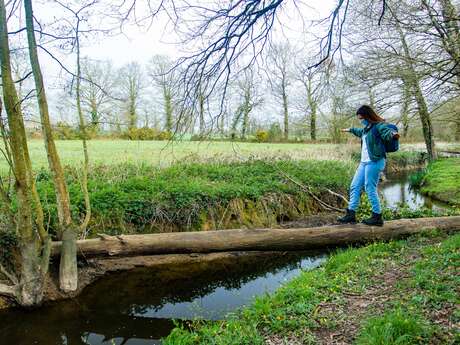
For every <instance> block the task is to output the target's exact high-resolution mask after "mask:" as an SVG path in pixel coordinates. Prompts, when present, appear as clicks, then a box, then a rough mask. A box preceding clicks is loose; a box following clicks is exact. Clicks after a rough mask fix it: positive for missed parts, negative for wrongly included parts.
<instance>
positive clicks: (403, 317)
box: [356, 309, 433, 345]
mask: <svg viewBox="0 0 460 345" xmlns="http://www.w3.org/2000/svg"><path fill="white" fill-rule="evenodd" d="M432 333H433V331H432V329H431V327H430V326H429V325H428V323H427V322H426V320H424V319H423V318H422V317H421V316H420V315H417V314H413V313H410V312H407V311H404V310H402V309H396V310H390V311H387V312H386V313H385V314H384V315H381V316H376V317H372V318H370V319H369V320H367V322H366V324H365V326H364V328H363V329H362V330H361V332H360V334H359V336H358V338H357V341H356V345H413V344H427V343H428V342H429V338H430V337H431V335H432Z"/></svg>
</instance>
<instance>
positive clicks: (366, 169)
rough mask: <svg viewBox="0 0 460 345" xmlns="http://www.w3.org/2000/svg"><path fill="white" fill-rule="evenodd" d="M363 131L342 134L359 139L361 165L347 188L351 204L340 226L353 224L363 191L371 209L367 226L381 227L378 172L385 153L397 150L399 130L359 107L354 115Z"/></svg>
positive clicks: (373, 112)
mask: <svg viewBox="0 0 460 345" xmlns="http://www.w3.org/2000/svg"><path fill="white" fill-rule="evenodd" d="M356 115H357V116H358V119H359V120H360V121H361V124H362V125H363V126H364V128H344V129H341V131H342V132H350V133H352V134H354V135H356V136H357V137H359V138H361V162H360V163H359V166H358V168H357V169H356V173H355V175H354V177H353V180H352V181H351V185H350V202H349V204H348V208H347V209H346V212H347V213H346V215H345V216H343V217H341V218H339V219H338V221H339V222H340V223H352V224H354V223H356V210H357V209H358V206H359V200H360V197H361V190H362V189H363V187H364V189H365V191H366V193H367V197H368V198H369V201H370V203H371V206H372V216H371V217H370V218H368V219H364V220H363V223H364V224H367V225H378V226H382V225H383V217H382V210H381V207H380V201H379V196H378V193H377V185H378V183H379V176H380V172H382V171H383V169H384V168H385V159H386V154H387V152H395V151H397V150H398V149H399V134H398V127H396V126H395V125H393V124H389V123H386V122H385V120H384V119H383V118H381V117H380V116H379V115H377V114H376V112H375V111H374V110H373V109H372V108H371V107H370V106H368V105H362V106H361V107H359V109H358V110H357V111H356Z"/></svg>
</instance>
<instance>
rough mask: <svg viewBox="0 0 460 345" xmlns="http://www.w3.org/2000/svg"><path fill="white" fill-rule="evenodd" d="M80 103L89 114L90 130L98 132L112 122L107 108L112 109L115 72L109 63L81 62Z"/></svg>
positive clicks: (84, 59) (87, 59) (83, 60)
mask: <svg viewBox="0 0 460 345" xmlns="http://www.w3.org/2000/svg"><path fill="white" fill-rule="evenodd" d="M81 74H82V77H81V78H80V80H81V102H82V107H83V109H84V110H85V111H87V112H88V113H89V121H90V124H91V128H92V129H93V130H94V131H96V132H98V131H99V129H100V125H101V124H102V123H104V122H112V119H111V118H110V117H109V108H111V107H114V104H115V99H114V96H113V90H114V88H115V84H116V78H115V76H114V75H115V71H114V70H113V67H112V64H111V63H110V61H93V60H90V59H89V58H87V57H86V58H83V59H82V60H81Z"/></svg>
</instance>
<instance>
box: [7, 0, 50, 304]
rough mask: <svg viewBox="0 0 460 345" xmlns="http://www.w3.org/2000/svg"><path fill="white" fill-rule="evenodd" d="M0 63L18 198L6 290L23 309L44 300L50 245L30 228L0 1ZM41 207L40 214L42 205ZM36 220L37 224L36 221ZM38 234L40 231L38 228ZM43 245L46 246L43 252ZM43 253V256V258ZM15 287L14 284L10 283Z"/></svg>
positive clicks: (19, 121) (29, 196)
mask: <svg viewBox="0 0 460 345" xmlns="http://www.w3.org/2000/svg"><path fill="white" fill-rule="evenodd" d="M0 62H1V77H2V91H3V97H4V100H5V108H6V112H7V115H8V124H9V128H10V146H11V154H12V158H13V167H12V168H13V171H14V176H15V190H16V198H17V217H16V227H17V231H18V234H19V247H20V256H21V258H20V260H21V262H20V264H21V270H20V277H19V281H18V283H19V284H18V286H16V287H7V289H10V291H11V292H12V293H14V294H15V297H16V298H17V300H18V302H19V303H20V304H21V305H24V306H31V305H35V304H39V303H40V302H41V301H42V298H43V282H44V279H45V275H46V273H47V270H48V263H49V255H48V254H49V244H50V242H49V241H48V240H47V237H46V234H41V236H42V239H41V240H40V238H39V236H38V235H37V232H35V231H34V228H33V200H34V199H33V198H34V197H33V191H32V187H33V183H32V171H30V169H31V165H30V161H28V157H29V153H28V147H27V140H26V133H25V130H24V119H23V116H22V112H21V108H20V104H21V103H20V102H19V99H18V96H17V92H16V88H15V86H14V82H13V78H12V76H11V63H10V49H9V43H8V28H7V22H6V9H5V3H4V1H3V0H0ZM0 111H1V109H0ZM37 206H40V210H41V205H37ZM37 220H40V219H39V218H37ZM37 226H38V228H39V229H40V230H42V229H43V224H41V226H40V225H39V224H37ZM42 244H45V246H44V247H43V248H44V250H43V251H42ZM42 253H43V255H42ZM13 283H15V282H13ZM1 290H2V291H3V292H5V290H6V289H5V288H2V289H1Z"/></svg>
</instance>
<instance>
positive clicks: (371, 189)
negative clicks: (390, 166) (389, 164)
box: [348, 158, 385, 214]
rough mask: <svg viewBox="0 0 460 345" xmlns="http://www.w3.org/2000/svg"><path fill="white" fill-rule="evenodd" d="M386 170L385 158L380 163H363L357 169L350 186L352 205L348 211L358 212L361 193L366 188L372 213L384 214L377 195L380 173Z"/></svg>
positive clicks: (349, 205) (350, 204)
mask: <svg viewBox="0 0 460 345" xmlns="http://www.w3.org/2000/svg"><path fill="white" fill-rule="evenodd" d="M384 168H385V158H382V159H379V160H378V161H375V162H373V161H370V162H361V163H359V166H358V169H356V172H355V176H354V177H353V180H352V181H351V186H350V203H349V204H348V209H350V210H353V211H356V210H357V209H358V206H359V199H360V197H361V191H362V189H363V187H364V189H365V191H366V193H367V197H368V198H369V202H370V203H371V206H372V212H374V213H379V214H380V213H382V209H381V208H380V200H379V195H378V193H377V185H378V183H379V176H380V172H381V171H383V169H384Z"/></svg>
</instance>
